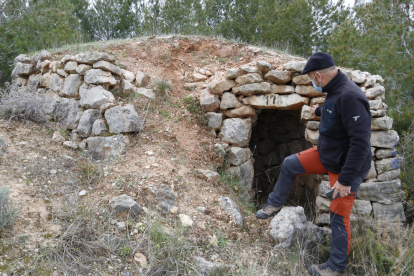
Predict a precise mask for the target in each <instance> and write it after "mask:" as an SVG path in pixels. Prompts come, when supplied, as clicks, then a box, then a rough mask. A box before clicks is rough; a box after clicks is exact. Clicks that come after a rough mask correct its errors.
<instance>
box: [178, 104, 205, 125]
mask: <svg viewBox="0 0 414 276" xmlns="http://www.w3.org/2000/svg"><path fill="white" fill-rule="evenodd" d="M183 102H184V103H185V104H186V105H187V110H188V111H190V112H191V113H192V114H194V115H195V116H196V117H197V119H198V122H199V123H200V124H202V125H207V124H208V119H207V116H206V115H205V113H204V110H203V108H202V107H201V105H200V102H199V100H198V99H196V98H193V97H184V98H183Z"/></svg>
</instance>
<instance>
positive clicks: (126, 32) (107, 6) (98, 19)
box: [90, 0, 135, 40]
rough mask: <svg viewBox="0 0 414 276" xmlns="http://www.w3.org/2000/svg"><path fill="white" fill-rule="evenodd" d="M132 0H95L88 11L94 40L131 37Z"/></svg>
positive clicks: (132, 26)
mask: <svg viewBox="0 0 414 276" xmlns="http://www.w3.org/2000/svg"><path fill="white" fill-rule="evenodd" d="M132 4H133V1H132V0H97V1H96V2H95V3H94V4H93V6H92V11H93V12H91V13H90V16H91V20H92V22H93V29H92V30H91V33H92V34H93V35H92V38H93V39H94V40H109V39H119V38H127V37H131V36H132V34H133V29H134V23H133V22H134V20H135V15H134V12H133V10H132Z"/></svg>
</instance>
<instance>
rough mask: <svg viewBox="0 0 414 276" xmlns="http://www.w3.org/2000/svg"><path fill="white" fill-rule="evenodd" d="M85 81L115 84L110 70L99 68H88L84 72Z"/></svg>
mask: <svg viewBox="0 0 414 276" xmlns="http://www.w3.org/2000/svg"><path fill="white" fill-rule="evenodd" d="M84 79H85V82H86V83H89V84H106V85H115V84H116V79H115V78H114V77H113V76H112V74H111V72H107V71H103V70H101V69H90V70H88V71H87V72H86V74H85V77H84Z"/></svg>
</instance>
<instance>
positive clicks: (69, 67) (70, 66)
mask: <svg viewBox="0 0 414 276" xmlns="http://www.w3.org/2000/svg"><path fill="white" fill-rule="evenodd" d="M77 67H78V63H77V62H76V61H69V62H68V63H66V64H65V71H66V72H67V73H69V74H73V73H75V72H76V68H77Z"/></svg>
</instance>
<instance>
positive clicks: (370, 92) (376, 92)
mask: <svg viewBox="0 0 414 276" xmlns="http://www.w3.org/2000/svg"><path fill="white" fill-rule="evenodd" d="M384 94H385V88H384V86H381V85H378V86H375V87H373V88H369V89H367V90H365V96H367V98H368V99H372V98H376V97H378V96H382V95H384Z"/></svg>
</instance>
